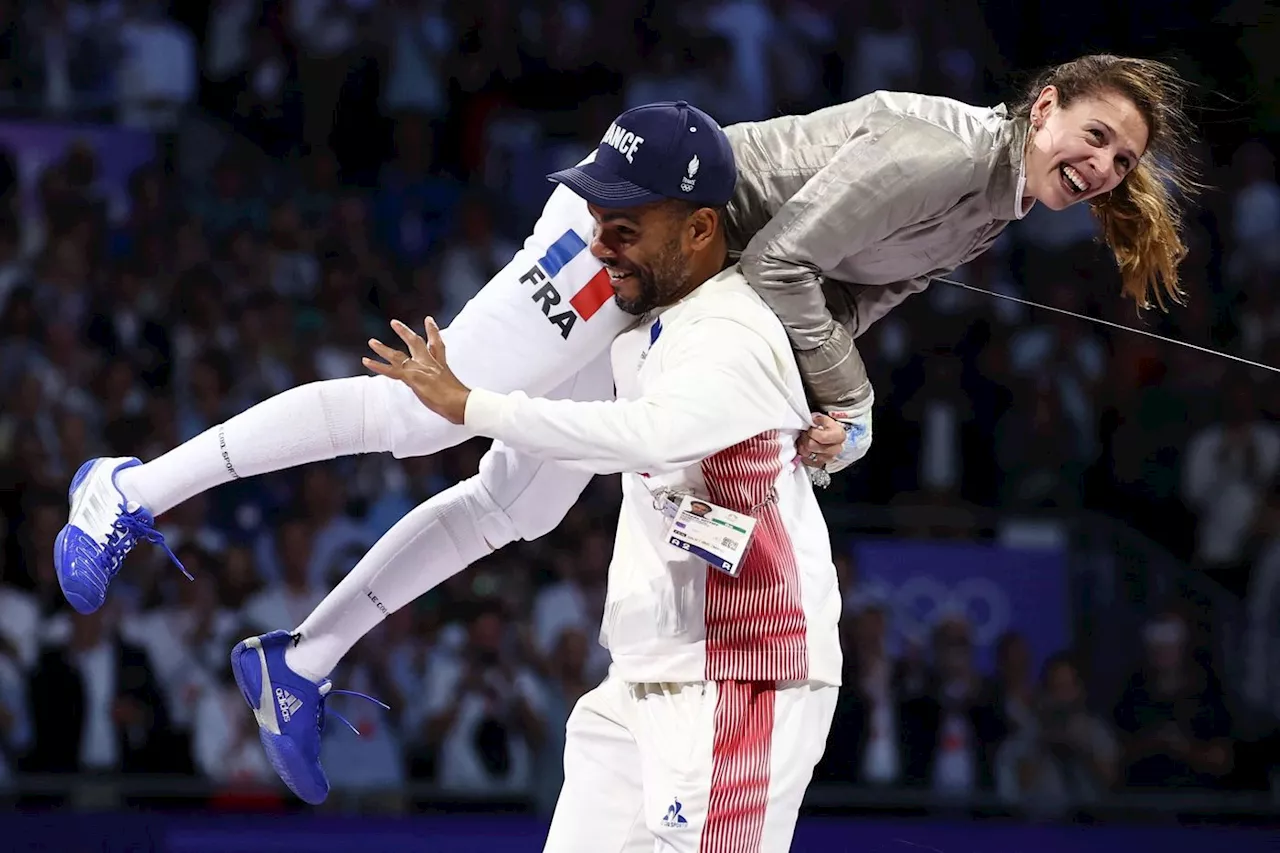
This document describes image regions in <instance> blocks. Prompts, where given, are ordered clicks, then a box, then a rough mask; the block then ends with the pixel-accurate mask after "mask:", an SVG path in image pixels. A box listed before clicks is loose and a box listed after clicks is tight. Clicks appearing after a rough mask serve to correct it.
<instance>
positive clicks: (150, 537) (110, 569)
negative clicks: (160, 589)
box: [106, 501, 195, 581]
mask: <svg viewBox="0 0 1280 853" xmlns="http://www.w3.org/2000/svg"><path fill="white" fill-rule="evenodd" d="M154 524H155V522H154V521H153V520H152V519H151V517H150V515H148V514H146V511H145V510H141V509H140V510H136V511H134V512H130V511H129V507H128V505H127V504H126V503H125V502H124V501H121V502H120V515H119V516H118V517H117V518H116V520H115V522H113V523H112V525H111V532H110V533H109V534H107V544H106V550H107V552H108V553H109V554H110V555H111V562H110V563H109V564H108V565H107V580H108V581H110V580H111V579H112V578H114V577H115V576H116V574H118V573H119V571H120V567H121V566H122V565H123V564H124V558H125V556H126V555H127V554H128V553H129V551H131V550H132V549H133V546H134V545H136V544H137V543H138V542H139V541H140V540H141V541H144V542H150V543H151V544H152V545H159V546H160V547H161V548H163V549H164V552H165V554H166V555H168V557H169V559H170V560H171V561H173V564H174V565H175V566H177V567H178V568H179V569H180V570H181V571H182V573H183V574H184V575H186V576H187V580H189V581H193V580H195V578H194V577H193V576H192V574H191V573H190V572H188V571H187V568H186V566H184V565H182V561H181V560H179V559H178V555H177V554H175V553H173V551H172V550H171V549H170V548H169V546H168V545H167V544H165V541H164V534H163V533H161V532H160V531H158V530H156V529H155V526H154Z"/></svg>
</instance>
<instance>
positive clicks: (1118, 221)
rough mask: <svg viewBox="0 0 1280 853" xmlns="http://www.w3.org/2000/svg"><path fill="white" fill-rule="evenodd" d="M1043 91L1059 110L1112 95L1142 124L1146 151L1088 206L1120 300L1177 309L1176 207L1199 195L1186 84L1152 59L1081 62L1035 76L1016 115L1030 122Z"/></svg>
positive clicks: (1182, 246)
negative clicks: (1053, 93)
mask: <svg viewBox="0 0 1280 853" xmlns="http://www.w3.org/2000/svg"><path fill="white" fill-rule="evenodd" d="M1046 86H1053V87H1054V88H1055V89H1057V90H1058V102H1059V103H1060V104H1061V105H1062V106H1063V107H1066V106H1068V105H1070V103H1071V102H1072V101H1074V100H1075V99H1077V98H1085V97H1090V96H1096V95H1104V94H1110V93H1115V94H1119V95H1123V96H1124V97H1126V98H1128V99H1129V100H1130V101H1132V102H1133V104H1134V105H1135V106H1136V107H1137V108H1138V112H1139V113H1140V114H1141V115H1142V117H1143V119H1144V120H1145V121H1146V123H1147V130H1148V136H1149V140H1148V142H1147V150H1146V152H1145V153H1144V154H1143V155H1142V157H1141V159H1139V160H1138V164H1137V166H1136V167H1135V168H1134V169H1132V170H1131V171H1130V172H1129V173H1128V174H1127V175H1125V177H1124V180H1122V181H1121V182H1120V185H1119V186H1117V187H1116V188H1115V189H1114V190H1112V191H1111V192H1109V193H1107V194H1105V195H1101V196H1098V197H1096V198H1094V199H1091V200H1090V201H1089V206H1090V208H1091V209H1092V211H1093V215H1094V216H1095V217H1097V219H1098V221H1099V222H1100V223H1101V225H1102V239H1103V241H1104V242H1105V243H1106V244H1107V246H1108V247H1109V248H1110V249H1111V251H1112V253H1113V254H1114V255H1115V258H1116V263H1117V265H1118V266H1119V267H1120V278H1121V280H1122V282H1123V289H1124V293H1125V294H1126V295H1128V296H1131V297H1133V299H1134V301H1136V302H1137V304H1138V306H1139V308H1149V307H1151V305H1152V302H1153V301H1154V303H1155V304H1156V305H1158V306H1159V307H1160V308H1161V309H1164V308H1165V307H1166V300H1167V301H1172V302H1176V303H1179V304H1182V303H1183V302H1184V299H1185V294H1184V293H1183V291H1182V288H1181V286H1180V285H1179V281H1178V265H1179V264H1181V262H1182V260H1183V258H1185V257H1186V255H1187V246H1186V243H1184V242H1183V239H1182V233H1181V230H1182V209H1181V202H1182V201H1183V200H1185V199H1186V198H1188V197H1190V196H1192V195H1194V194H1195V193H1196V192H1197V191H1199V190H1200V189H1202V185H1201V184H1200V183H1199V182H1198V180H1197V178H1196V170H1195V167H1194V165H1193V163H1192V159H1191V154H1190V146H1191V143H1192V140H1193V139H1194V138H1195V134H1194V133H1193V131H1192V127H1191V122H1190V120H1189V119H1188V118H1187V114H1186V111H1185V99H1186V93H1187V89H1188V84H1187V82H1186V81H1185V80H1183V79H1182V77H1180V76H1179V75H1178V73H1177V72H1176V71H1174V70H1173V69H1172V68H1170V67H1169V66H1168V65H1165V64H1164V63H1161V62H1156V61H1154V60H1150V59H1131V58H1127V57H1121V56H1110V55H1106V54H1099V55H1094V56H1084V57H1081V58H1079V59H1076V60H1073V61H1071V62H1067V63H1063V64H1062V65H1059V66H1057V67H1056V68H1053V69H1051V70H1049V71H1047V72H1045V73H1043V74H1041V75H1040V77H1039V78H1037V79H1036V81H1035V82H1034V83H1033V84H1032V85H1031V86H1030V87H1029V88H1028V90H1027V93H1026V96H1025V99H1024V101H1023V103H1021V104H1019V105H1018V108H1017V112H1016V113H1015V115H1023V116H1025V115H1029V114H1030V112H1031V107H1032V105H1033V104H1034V103H1035V102H1036V100H1037V99H1038V98H1039V97H1040V93H1041V92H1042V91H1044V88H1045V87H1046ZM1179 195H1180V196H1181V198H1178V197H1177V196H1179Z"/></svg>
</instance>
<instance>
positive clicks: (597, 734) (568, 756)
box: [542, 677, 653, 853]
mask: <svg viewBox="0 0 1280 853" xmlns="http://www.w3.org/2000/svg"><path fill="white" fill-rule="evenodd" d="M630 712H631V708H630V707H629V687H628V686H627V685H626V684H623V683H622V682H620V681H618V680H616V679H614V678H612V677H610V678H606V679H605V680H604V682H603V683H602V684H601V685H600V686H598V687H597V688H596V689H594V690H592V691H590V692H589V693H586V694H585V695H584V696H583V697H582V698H581V699H579V700H578V703H577V704H576V705H575V706H574V708H573V713H571V714H570V715H569V721H568V722H567V723H566V724H565V745H564V785H563V787H561V789H560V797H559V799H557V800H556V810H555V814H554V816H553V817H552V818H551V829H550V831H549V832H548V833H547V843H546V845H545V846H544V847H543V848H542V849H543V851H544V853H649V851H650V850H652V849H653V837H652V836H651V835H650V834H649V830H648V829H647V828H646V827H645V820H644V813H643V811H642V808H641V807H642V804H643V797H642V794H641V789H640V786H641V780H640V755H639V753H638V752H637V750H636V742H635V739H634V738H633V737H632V735H631V732H630V731H628V723H627V718H628V717H629V715H630Z"/></svg>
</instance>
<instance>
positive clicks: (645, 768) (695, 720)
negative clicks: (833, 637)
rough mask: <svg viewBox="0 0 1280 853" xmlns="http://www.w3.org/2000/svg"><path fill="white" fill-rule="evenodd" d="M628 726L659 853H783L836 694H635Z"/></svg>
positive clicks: (764, 687)
mask: <svg viewBox="0 0 1280 853" xmlns="http://www.w3.org/2000/svg"><path fill="white" fill-rule="evenodd" d="M632 690H633V707H634V713H633V714H632V715H631V719H630V725H631V732H632V735H633V736H634V737H635V741H636V745H637V747H638V749H639V753H640V764H641V772H642V774H643V778H644V809H645V812H644V818H645V821H646V823H647V824H648V826H649V829H650V831H651V832H652V833H653V836H654V845H653V851H655V853H786V851H788V850H789V849H790V847H791V838H792V835H793V834H794V832H795V824H796V819H797V817H798V815H799V810H800V804H801V802H802V801H803V799H804V793H805V791H806V790H807V788H808V787H809V782H810V780H811V779H812V777H813V769H814V767H815V766H816V765H817V763H818V760H819V759H820V758H821V757H822V753H823V752H824V750H825V749H826V743H827V734H828V732H829V731H830V728H831V719H832V716H833V715H834V713H835V703H836V695H837V692H838V688H836V687H832V686H828V685H817V684H811V683H799V684H785V685H776V684H773V683H766V682H738V681H721V682H714V681H708V682H701V683H696V684H680V685H633V686H632Z"/></svg>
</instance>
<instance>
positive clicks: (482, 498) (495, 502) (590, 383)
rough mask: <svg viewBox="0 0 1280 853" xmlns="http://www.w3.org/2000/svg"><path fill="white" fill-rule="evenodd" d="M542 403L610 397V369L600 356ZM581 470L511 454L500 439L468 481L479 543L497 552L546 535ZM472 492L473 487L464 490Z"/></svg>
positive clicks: (583, 480) (575, 492)
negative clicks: (478, 529)
mask: <svg viewBox="0 0 1280 853" xmlns="http://www.w3.org/2000/svg"><path fill="white" fill-rule="evenodd" d="M546 396H547V398H548V399H552V400H558V399H566V400H579V401H583V402H590V401H595V400H612V399H613V370H612V366H611V364H610V362H609V354H608V353H607V352H606V353H605V354H603V355H602V356H600V357H599V358H597V359H596V360H595V361H594V362H592V363H591V364H589V365H587V367H585V368H584V369H582V370H580V371H579V372H578V373H577V374H576V375H574V376H573V377H572V378H571V379H570V380H569V381H568V382H565V383H564V384H562V385H560V386H559V387H557V388H555V389H554V390H552V391H551V392H550V393H549V394H547V395H546ZM591 477H592V475H591V474H589V473H587V472H586V471H582V470H579V469H576V468H570V467H567V466H565V465H561V464H559V463H556V462H549V461H547V460H545V459H540V458H538V457H536V456H528V455H526V454H523V453H519V452H517V451H515V450H512V449H511V448H510V447H508V446H507V445H505V444H503V443H502V442H500V441H495V442H493V444H492V446H490V448H489V449H488V450H487V451H486V452H485V454H484V456H482V457H481V458H480V470H479V473H477V474H476V476H475V477H473V478H471V479H470V480H467V481H464V484H465V485H466V486H467V487H468V488H471V487H470V484H471V483H472V481H474V482H475V484H476V486H478V488H479V489H480V490H481V491H480V492H479V494H478V495H476V497H475V499H474V503H475V507H474V509H473V513H472V514H473V517H475V518H476V521H477V524H478V526H479V527H480V531H481V533H482V535H483V536H484V538H485V540H486V541H488V543H489V544H490V545H491V546H492V547H494V548H500V547H502V546H503V545H506V544H508V543H510V542H514V541H516V540H517V539H523V540H526V541H531V540H533V539H537V538H539V537H541V536H545V535H546V534H547V533H550V532H551V531H552V530H554V529H555V528H556V527H557V526H559V524H560V522H561V521H562V520H563V519H564V517H565V515H567V514H568V512H569V510H570V509H572V508H573V505H574V504H575V503H577V501H578V498H579V497H580V496H581V495H582V490H583V489H585V488H586V487H587V483H589V482H591ZM469 493H470V494H475V492H474V489H472V490H471V492H469Z"/></svg>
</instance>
